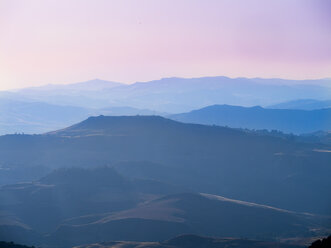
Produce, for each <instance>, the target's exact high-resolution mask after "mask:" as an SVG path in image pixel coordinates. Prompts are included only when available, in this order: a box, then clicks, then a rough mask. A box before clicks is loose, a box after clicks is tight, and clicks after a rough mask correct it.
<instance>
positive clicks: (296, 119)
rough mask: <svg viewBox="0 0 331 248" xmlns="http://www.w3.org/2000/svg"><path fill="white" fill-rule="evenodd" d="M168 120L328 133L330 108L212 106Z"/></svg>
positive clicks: (283, 130) (289, 131) (173, 116)
mask: <svg viewBox="0 0 331 248" xmlns="http://www.w3.org/2000/svg"><path fill="white" fill-rule="evenodd" d="M169 117H170V118H171V119H173V120H177V121H182V122H186V123H197V124H205V125H220V126H229V127H233V128H248V129H268V130H279V131H282V132H285V133H294V134H302V133H312V132H317V131H329V130H331V108H329V109H319V110H311V111H307V110H294V109H267V108H262V107H259V106H256V107H249V108H248V107H241V106H230V105H213V106H208V107H205V108H202V109H198V110H194V111H191V112H189V113H183V114H175V115H170V116H169Z"/></svg>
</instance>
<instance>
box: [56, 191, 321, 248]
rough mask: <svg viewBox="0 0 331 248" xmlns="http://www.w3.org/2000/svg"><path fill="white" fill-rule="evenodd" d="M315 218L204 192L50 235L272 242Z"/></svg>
mask: <svg viewBox="0 0 331 248" xmlns="http://www.w3.org/2000/svg"><path fill="white" fill-rule="evenodd" d="M316 227H318V228H320V227H321V226H320V225H319V224H318V218H317V217H316V216H313V215H304V214H298V213H294V212H289V211H286V210H282V209H276V208H273V207H269V206H262V205H258V204H253V203H248V202H241V201H237V200H232V199H227V198H224V197H220V196H215V195H209V194H193V193H182V194H175V195H167V196H164V197H161V198H159V199H155V200H151V201H147V202H145V203H143V204H140V205H138V206H137V207H135V208H132V209H128V210H124V211H119V212H115V213H110V214H108V215H104V216H100V217H99V218H93V219H90V220H88V219H87V220H85V222H82V221H80V223H79V224H77V220H76V222H73V223H66V224H65V225H61V226H60V227H59V228H58V229H57V230H56V231H55V232H54V233H53V234H51V236H50V240H51V242H55V243H56V244H57V245H58V246H64V245H67V244H70V245H77V244H83V243H95V242H98V241H100V240H108V241H114V240H125V241H140V242H144V241H148V242H151V241H154V242H155V241H162V240H167V239H169V238H171V237H173V236H177V235H181V234H185V233H193V234H199V235H208V236H213V237H217V236H221V237H246V238H257V237H260V238H262V237H263V239H264V240H268V239H269V240H270V239H271V240H272V239H273V238H276V237H283V238H285V237H288V236H290V237H293V236H296V237H303V236H309V235H314V231H313V229H314V228H316Z"/></svg>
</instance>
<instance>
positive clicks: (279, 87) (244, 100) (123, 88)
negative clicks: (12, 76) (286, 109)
mask: <svg viewBox="0 0 331 248" xmlns="http://www.w3.org/2000/svg"><path fill="white" fill-rule="evenodd" d="M93 85H95V87H93ZM105 85H109V86H111V87H108V86H107V87H105ZM330 85H331V80H330V79H319V80H284V79H261V78H228V77H224V76H219V77H201V78H176V77H173V78H163V79H160V80H153V81H149V82H144V83H141V82H138V83H134V84H118V83H113V82H106V81H102V80H96V81H91V82H89V81H88V82H85V83H78V84H71V85H70V84H69V85H64V86H49V87H47V86H45V87H41V88H29V89H22V90H18V91H16V92H12V94H11V97H13V98H14V99H16V100H17V99H20V98H30V99H32V100H34V101H42V102H47V103H52V104H56V105H72V106H79V107H94V108H105V107H109V106H113V107H114V106H128V107H135V108H139V109H151V110H154V111H158V112H168V113H180V112H184V111H190V110H193V109H197V108H201V107H203V106H208V105H213V104H229V105H242V106H254V105H261V106H269V105H272V104H277V103H279V102H285V101H291V100H294V99H298V98H299V99H317V100H325V99H330V93H331V86H330ZM57 87H59V89H60V90H57V89H56V88H57ZM40 89H44V90H42V94H41V91H40Z"/></svg>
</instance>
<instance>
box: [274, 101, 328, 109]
mask: <svg viewBox="0 0 331 248" xmlns="http://www.w3.org/2000/svg"><path fill="white" fill-rule="evenodd" d="M268 108H271V109H302V110H315V109H324V108H331V100H328V101H327V100H326V101H318V100H315V99H299V100H293V101H289V102H283V103H278V104H275V105H271V106H268Z"/></svg>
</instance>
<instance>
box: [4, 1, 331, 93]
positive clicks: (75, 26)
mask: <svg viewBox="0 0 331 248" xmlns="http://www.w3.org/2000/svg"><path fill="white" fill-rule="evenodd" d="M214 75H225V76H230V77H238V76H247V77H283V78H298V79H303V78H322V77H331V1H330V0H274V1H271V0H224V1H223V0H131V1H129V0H116V1H113V0H62V1H61V0H54V1H51V0H35V1H34V0H0V89H9V88H18V87H26V86H32V85H40V84H48V83H71V82H78V81H85V80H89V79H93V78H101V79H105V80H112V81H120V82H127V83H130V82H134V81H146V80H151V79H158V78H161V77H169V76H182V77H197V76H214Z"/></svg>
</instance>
